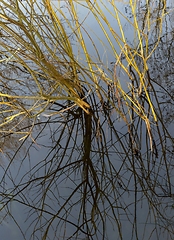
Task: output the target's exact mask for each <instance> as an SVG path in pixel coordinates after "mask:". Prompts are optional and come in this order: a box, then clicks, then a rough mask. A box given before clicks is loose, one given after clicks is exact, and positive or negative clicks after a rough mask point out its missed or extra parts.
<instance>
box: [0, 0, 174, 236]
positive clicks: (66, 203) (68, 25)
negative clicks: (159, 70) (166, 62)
mask: <svg viewBox="0 0 174 240" xmlns="http://www.w3.org/2000/svg"><path fill="white" fill-rule="evenodd" d="M0 2H1V11H0V17H1V22H0V25H1V29H2V30H1V41H0V44H1V49H0V51H1V54H2V58H1V60H0V61H1V69H2V71H1V92H0V95H1V105H2V107H1V109H2V110H1V118H2V119H1V132H2V133H5V134H6V135H5V136H7V135H8V136H10V134H12V133H19V134H22V137H21V139H23V140H24V141H23V142H22V144H21V146H19V147H18V148H17V149H15V151H14V154H13V155H12V156H11V155H10V154H7V155H8V157H9V158H10V162H9V164H8V166H7V167H6V168H5V169H4V174H3V175H2V177H1V179H0V196H1V208H0V212H1V211H2V210H5V211H6V215H5V217H6V216H11V218H12V219H13V220H14V222H15V223H16V224H17V226H18V228H19V229H20V231H21V233H22V236H23V238H24V239H26V238H27V237H26V233H25V232H24V231H23V229H22V228H21V226H20V225H19V224H18V222H17V221H16V219H15V217H14V216H13V214H12V213H11V212H10V211H9V206H10V203H14V202H15V203H19V204H20V207H21V206H25V207H27V209H29V212H28V215H27V220H29V221H30V218H32V219H34V220H33V221H32V222H31V223H30V224H29V226H28V227H27V231H26V232H29V233H31V237H32V238H33V239H37V238H38V239H49V238H51V236H54V237H53V238H55V239H59V238H61V239H110V235H109V234H110V229H111V226H112V227H113V229H114V230H115V233H116V234H115V235H114V239H115V238H116V237H117V238H118V239H127V235H125V234H126V233H128V236H130V239H152V237H157V239H160V237H161V236H162V237H163V233H166V232H167V234H168V235H167V236H169V238H170V239H172V237H173V232H174V231H173V225H172V224H171V223H172V220H173V215H172V214H171V215H172V216H171V215H170V213H168V209H170V210H171V209H172V207H173V205H172V204H171V203H170V200H171V199H172V197H173V193H172V189H173V183H172V180H171V176H172V173H173V172H172V171H173V163H172V157H173V154H172V151H173V150H172V146H173V138H172V134H170V132H169V131H168V129H167V128H166V126H165V124H164V123H163V113H162V109H161V106H162V104H163V103H162V102H161V101H160V99H159V95H158V93H157V91H156V90H155V88H154V84H155V82H154V81H155V80H154V78H152V76H151V72H150V67H149V66H150V62H149V61H150V57H151V56H152V54H153V53H154V52H155V51H156V49H157V45H158V43H159V41H160V37H161V33H162V30H161V29H162V24H163V18H164V17H165V16H166V14H167V12H166V9H165V7H166V5H165V4H166V2H165V1H159V2H160V3H162V7H161V5H160V6H159V10H158V8H157V15H158V18H157V19H156V20H153V21H152V20H151V17H150V16H151V15H152V14H153V13H154V11H155V10H156V8H155V9H154V4H155V2H154V1H145V3H146V5H145V7H144V8H141V5H139V3H138V2H137V1H131V0H130V1H129V2H127V3H124V4H125V5H124V7H126V8H127V9H129V11H130V14H131V16H132V18H128V17H126V16H125V15H124V14H123V13H122V11H121V10H120V8H118V5H117V4H118V2H117V1H107V2H106V4H105V3H104V2H103V1H93V2H91V1H80V2H78V3H77V5H76V3H75V2H74V1H69V2H67V4H66V5H65V6H66V10H67V11H68V15H65V11H64V10H65V9H62V5H61V4H62V3H61V2H57V1H46V0H45V1H40V2H38V1H25V2H24V1H10V3H8V2H6V1H0ZM78 4H79V5H80V7H81V8H84V9H85V11H86V16H85V19H82V20H81V19H80V17H79V15H78V10H79V5H78ZM101 6H102V7H101ZM110 9H112V11H111V10H110ZM139 11H141V16H142V15H143V24H142V22H141V23H140V22H139V21H138V20H139V19H138V16H139V15H137V13H139ZM106 12H107V14H106ZM104 13H105V14H104ZM88 16H92V19H93V21H96V22H95V24H98V25H97V26H98V27H100V32H101V36H96V34H95V31H94V30H92V29H90V28H89V27H88V26H86V25H85V20H86V19H87V18H88ZM110 17H112V19H113V20H114V21H115V22H116V23H117V27H118V28H117V31H118V29H119V34H118V32H117V31H116V30H115V28H114V25H113V24H112V21H111V20H110ZM122 18H124V20H125V21H126V23H127V29H128V28H129V27H130V28H132V29H133V30H134V31H133V34H134V38H133V39H134V41H133V44H132V42H130V41H129V39H128V38H127V37H126V33H125V27H124V26H123V24H122ZM154 25H155V26H157V28H156V35H155V36H156V39H155V40H156V43H155V45H154V46H153V47H152V45H151V46H150V48H149V42H150V40H151V31H152V30H153V26H154ZM96 38H97V39H98V40H97V41H98V42H100V43H101V45H102V46H104V48H103V49H104V50H103V51H104V52H107V53H108V54H111V55H112V58H113V59H112V63H109V62H110V60H108V62H106V61H103V52H102V53H101V52H100V51H99V50H98V48H99V45H98V42H97V43H96V42H95V40H94V39H96ZM106 40H107V44H106ZM87 42H88V44H87ZM89 42H90V44H89ZM75 44H76V46H75ZM91 49H92V53H93V54H91ZM106 59H107V57H106ZM108 59H109V57H108ZM125 83H126V84H125ZM125 85H126V86H125ZM163 90H164V92H165V89H163ZM165 93H167V92H165ZM167 94H168V93H167ZM168 95H169V94H168ZM152 100H153V102H152ZM115 113H116V114H115ZM42 116H46V117H48V121H44V120H43V119H42ZM39 118H40V119H39ZM120 119H123V120H124V121H122V122H121V123H120V121H119V120H120ZM38 120H39V121H38ZM123 123H124V124H123ZM123 125H126V128H125V126H123ZM36 126H41V127H42V128H40V130H39V132H37V133H35V134H32V132H33V129H34V128H35V127H36ZM46 126H49V127H50V135H51V136H50V138H49V139H48V141H52V145H50V146H51V147H50V148H49V146H48V145H49V143H48V145H47V146H46V148H47V152H46V153H45V155H44V157H42V158H41V159H39V161H37V162H36V163H35V161H36V160H35V159H34V163H33V162H32V160H31V158H30V155H29V150H30V148H31V147H32V146H33V145H34V146H35V143H37V141H38V139H39V136H40V134H42V133H44V130H45V127H46ZM121 127H122V129H121ZM120 129H121V130H120ZM28 136H31V137H32V138H33V142H30V144H29V145H27V144H28V143H26V142H27V141H26V139H27V137H28ZM33 136H34V137H33ZM25 143H26V145H27V152H26V154H24V155H23V157H20V162H19V170H18V172H17V173H16V174H15V173H13V172H11V165H12V163H13V162H14V160H15V159H16V158H17V156H18V153H20V151H21V148H22V147H23V146H25V147H26V145H25ZM27 158H28V162H27V164H28V163H29V164H28V165H27V166H29V169H27V170H26V171H25V173H23V172H22V166H23V165H25V161H26V159H27ZM21 172H22V173H21ZM13 174H14V175H13ZM20 174H22V177H20ZM7 179H8V180H9V181H10V183H11V184H12V187H10V188H9V189H8V191H7V189H6V188H4V186H5V184H6V182H7ZM18 180H19V181H18ZM166 199H167V200H166ZM168 199H169V200H168ZM165 200H166V202H165ZM54 206H55V207H54ZM21 208H22V207H21ZM140 213H141V214H140ZM5 217H4V218H5ZM140 217H141V219H140ZM142 218H143V220H142ZM142 221H143V229H142V228H141V226H142V225H141V223H142ZM125 222H126V223H127V224H128V225H129V227H128V229H126V228H125ZM151 223H153V225H151ZM140 225H141V226H140ZM149 226H150V227H149ZM139 228H140V229H141V230H139ZM31 229H32V231H31ZM108 229H109V231H107V230H108ZM27 236H28V235H27ZM115 236H116V237H115Z"/></svg>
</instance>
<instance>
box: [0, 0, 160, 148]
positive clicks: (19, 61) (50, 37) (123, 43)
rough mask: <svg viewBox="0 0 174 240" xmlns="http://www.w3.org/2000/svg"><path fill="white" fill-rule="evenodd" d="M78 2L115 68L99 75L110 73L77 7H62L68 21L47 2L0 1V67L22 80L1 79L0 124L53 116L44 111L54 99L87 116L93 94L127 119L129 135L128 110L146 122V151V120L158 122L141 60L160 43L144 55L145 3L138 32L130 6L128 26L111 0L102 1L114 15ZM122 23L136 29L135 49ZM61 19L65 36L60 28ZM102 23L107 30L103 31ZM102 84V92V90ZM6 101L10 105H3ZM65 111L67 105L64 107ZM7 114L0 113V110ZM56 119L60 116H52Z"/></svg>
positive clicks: (54, 4)
mask: <svg viewBox="0 0 174 240" xmlns="http://www.w3.org/2000/svg"><path fill="white" fill-rule="evenodd" d="M99 3H100V4H102V7H103V9H105V10H106V11H107V14H105V15H104V13H103V10H102V9H101V7H100V4H99ZM79 4H80V5H82V6H84V8H85V9H86V11H88V13H90V14H92V15H93V17H94V19H95V20H96V22H97V24H98V26H99V27H100V28H101V29H102V32H103V36H104V37H105V38H106V39H107V41H108V46H109V48H110V49H111V50H110V51H111V53H112V55H113V57H114V58H115V59H116V60H115V66H114V71H113V72H112V71H109V75H108V74H105V71H106V70H107V73H108V67H107V66H105V65H104V64H103V62H102V60H101V57H100V53H99V52H98V50H97V46H96V45H95V41H93V39H92V36H94V32H93V33H92V32H91V34H90V30H89V28H85V27H84V24H83V22H81V21H80V19H79V17H78V13H77V9H76V7H75V6H76V3H75V2H73V1H70V2H69V3H67V6H66V7H67V9H68V11H69V13H70V15H69V18H66V16H65V14H64V13H63V11H62V8H61V5H60V2H56V1H55V2H53V1H48V0H43V1H25V2H23V1H17V0H16V1H10V3H8V2H6V1H1V7H0V8H1V11H0V18H1V41H0V45H1V55H2V59H1V65H3V68H7V69H8V68H9V69H10V67H11V65H13V66H15V67H16V68H18V70H17V71H18V75H20V76H17V75H16V76H15V79H14V78H13V77H14V75H13V77H12V79H8V78H7V77H6V76H5V75H4V74H2V77H3V79H4V80H2V81H1V82H2V85H3V89H2V90H1V93H0V96H1V100H2V103H3V104H5V105H8V114H6V115H7V116H6V117H5V118H2V120H1V124H0V126H1V127H2V126H4V125H6V124H7V123H11V125H12V128H14V122H15V121H14V120H15V119H18V120H17V121H19V119H20V121H21V120H24V119H26V118H33V119H36V116H38V115H40V114H41V113H43V112H46V113H49V114H52V112H51V111H49V106H50V104H52V103H53V102H55V101H56V102H57V101H58V102H62V101H63V100H68V101H69V102H73V103H74V105H73V106H75V105H77V106H79V107H80V108H82V109H83V110H84V111H85V112H86V113H87V114H89V109H91V106H90V105H89V104H88V101H86V98H87V96H88V95H89V93H90V92H96V94H97V95H98V98H99V101H103V102H104V101H105V100H107V101H108V102H110V103H111V104H112V106H113V107H114V109H115V111H117V112H118V114H119V115H120V116H121V117H122V118H123V119H124V120H125V121H126V123H127V125H128V130H129V132H130V126H129V124H128V122H129V119H130V120H131V121H132V117H131V109H133V110H134V111H135V113H136V114H138V115H139V116H140V117H141V118H142V119H144V121H145V123H146V126H147V128H148V132H149V137H150V140H151V147H152V139H151V132H150V121H152V120H150V119H149V117H148V116H150V115H149V113H150V114H151V116H153V119H154V120H155V122H157V118H156V114H155V112H154V107H153V104H152V102H151V99H150V97H149V94H148V84H149V83H148V75H147V72H148V63H147V61H148V59H149V57H150V56H151V54H152V53H153V52H154V50H155V48H156V47H157V45H158V42H159V41H158V42H157V44H156V46H155V47H154V49H153V50H152V51H151V52H150V53H148V40H149V33H150V27H151V23H150V19H149V16H150V13H151V11H152V8H151V6H150V5H149V3H148V2H147V13H146V21H145V24H144V29H143V30H141V29H139V25H138V20H137V17H136V10H137V7H136V2H133V1H130V2H129V3H125V4H126V5H127V6H129V8H130V9H131V11H132V15H133V20H132V21H131V22H130V21H129V19H127V18H126V16H124V15H123V13H122V12H121V11H120V10H119V9H118V8H117V6H116V5H117V2H116V1H114V2H109V3H108V4H110V5H111V7H112V9H113V11H112V12H111V11H110V8H108V7H107V5H105V4H104V3H103V2H102V1H99V2H97V1H94V2H93V3H92V2H90V1H82V2H80V3H79ZM164 12H165V4H164V7H163V10H162V12H161V16H160V25H161V26H160V32H159V38H158V40H159V39H160V34H161V27H162V21H163V17H164ZM58 13H59V15H58ZM109 15H110V16H112V17H113V19H114V21H116V22H117V23H118V26H119V29H120V35H118V34H117V33H116V32H115V29H113V27H112V26H111V24H110V22H109V20H108V19H109V17H110V16H109ZM60 16H61V17H60ZM107 17H108V18H107ZM120 18H124V19H125V20H126V21H127V22H128V24H130V25H131V26H132V27H133V28H134V34H135V47H134V48H132V47H130V46H129V44H128V42H127V40H126V37H125V33H124V30H123V26H122V24H121V20H120ZM62 19H63V20H64V21H65V22H66V25H68V27H69V29H70V30H71V31H69V32H67V31H66V29H65V25H64V24H62ZM104 24H105V27H103V26H104ZM106 28H107V29H106ZM84 33H85V35H86V38H88V39H89V40H90V42H91V44H92V46H93V48H94V50H95V54H96V56H97V57H95V58H94V57H93V56H91V55H90V54H89V53H88V52H89V51H88V46H87V45H86V43H85V38H84ZM70 36H72V37H73V39H74V41H75V42H76V44H77V47H78V49H79V50H78V51H80V52H81V55H82V54H83V53H84V56H85V58H84V59H83V61H82V60H81V59H80V55H79V56H76V55H75V53H74V48H73V45H72V43H73V41H71V39H70ZM111 37H112V39H114V41H115V43H117V45H118V46H119V48H118V49H120V51H119V50H118V49H116V47H115V46H114V44H113V42H112V41H111V40H110V39H111ZM99 40H100V42H101V43H102V44H103V45H104V42H102V38H101V39H100V38H99ZM108 46H107V48H108ZM123 57H124V58H125V61H124V63H122V58H123ZM136 57H138V58H139V59H140V61H141V63H142V66H141V69H140V68H139V66H137V64H136V61H135V59H136ZM83 62H86V64H85V65H84V64H83ZM118 67H119V68H121V70H122V71H123V72H124V74H126V75H127V76H128V77H129V78H130V79H131V81H132V82H133V81H135V80H136V81H137V86H136V89H135V87H134V86H133V85H132V84H129V86H128V87H129V89H130V92H131V95H130V94H129V95H128V94H127V93H126V91H125V90H124V89H123V88H122V86H121V79H120V78H119V77H118V74H117V68H118ZM129 68H130V69H132V71H133V72H134V73H135V74H137V78H136V79H134V77H133V76H132V74H131V73H130V71H129ZM103 71H104V72H103ZM99 82H100V83H99ZM102 85H103V86H106V87H102ZM14 86H15V88H14ZM17 86H18V87H17ZM110 86H112V87H111V88H110V89H112V91H114V92H115V96H116V98H117V100H118V104H115V102H113V101H112V99H111V98H110V97H109V92H108V88H109V87H110ZM20 90H21V91H20ZM143 91H144V92H145V97H146V99H147V101H148V103H149V105H150V112H149V110H148V111H147V109H144V108H143V107H142V106H141V104H140V101H139V98H140V96H141V93H142V92H143ZM5 98H6V99H9V101H6V100H5ZM27 103H29V104H27ZM73 106H72V107H73ZM122 106H124V108H125V107H126V108H127V111H128V114H129V118H128V117H127V116H126V115H125V112H124V111H123V110H122ZM68 108H69V106H67V109H68ZM5 111H6V110H2V112H5ZM54 114H55V113H54ZM57 114H61V113H59V112H57ZM15 126H16V125H15ZM10 130H11V129H9V131H10ZM28 134H30V131H29V132H27V134H26V135H25V136H28ZM25 136H24V137H25Z"/></svg>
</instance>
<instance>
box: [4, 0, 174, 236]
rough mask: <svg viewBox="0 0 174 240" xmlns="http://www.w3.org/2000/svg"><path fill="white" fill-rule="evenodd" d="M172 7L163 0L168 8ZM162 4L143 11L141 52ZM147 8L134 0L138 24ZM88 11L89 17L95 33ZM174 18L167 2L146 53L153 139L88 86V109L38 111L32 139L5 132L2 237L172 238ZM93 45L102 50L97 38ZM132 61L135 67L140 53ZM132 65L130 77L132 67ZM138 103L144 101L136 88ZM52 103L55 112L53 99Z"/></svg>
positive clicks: (142, 125) (122, 8) (109, 56)
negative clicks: (145, 28)
mask: <svg viewBox="0 0 174 240" xmlns="http://www.w3.org/2000/svg"><path fill="white" fill-rule="evenodd" d="M106 5H107V4H106ZM118 7H119V9H120V11H122V12H123V14H127V17H128V19H129V20H130V21H131V19H132V16H131V14H130V13H131V11H130V9H129V7H128V6H127V5H126V7H125V6H124V5H123V4H121V3H118ZM153 7H154V6H153ZM172 7H173V6H172V2H170V1H169V2H168V8H167V11H169V9H170V8H172ZM161 9H162V1H159V4H158V3H156V6H155V7H154V12H153V15H152V16H151V18H150V19H151V21H152V22H153V21H154V25H153V26H152V27H153V28H152V30H151V31H150V35H149V39H150V40H149V45H150V46H149V53H150V52H151V50H152V49H153V48H154V46H155V45H156V43H157V42H158V33H159V31H160V26H159V24H158V21H156V19H157V18H158V14H159V12H160V11H161ZM79 11H80V10H79ZM142 11H143V13H144V15H142ZM145 12H146V5H145V4H144V5H143V3H142V5H141V11H140V12H139V13H137V14H139V15H137V16H139V21H140V25H142V28H143V26H144V24H146V22H145V21H146V17H145V16H146V14H145ZM83 13H84V12H83V11H82V10H81V11H80V13H79V14H81V16H83ZM105 14H107V13H105ZM89 17H90V15H89ZM89 17H88V18H87V20H86V22H87V24H88V25H90V27H91V28H92V27H93V29H94V30H95V33H96V35H97V36H100V34H102V33H101V32H100V30H99V29H97V27H96V26H95V24H94V21H93V19H90V18H89ZM172 19H173V12H171V13H169V14H168V15H167V17H166V18H165V21H164V24H163V28H162V33H161V37H160V39H159V43H158V47H157V48H156V50H155V52H154V53H153V54H152V56H151V58H150V59H149V60H148V63H147V64H148V70H149V72H148V74H149V75H148V78H149V82H150V83H149V86H148V91H149V95H150V98H151V101H152V103H153V106H154V109H155V113H156V116H157V119H158V125H157V124H156V123H155V122H154V120H153V118H152V117H150V116H149V118H150V121H151V136H152V139H151V141H152V146H153V149H152V147H151V142H150V139H149V132H148V130H147V126H146V124H145V121H144V120H142V119H141V118H140V117H138V116H137V115H136V114H135V113H131V114H132V119H133V124H131V123H129V124H130V129H131V134H132V135H131V134H130V132H128V127H127V125H126V124H125V122H124V120H123V119H121V117H120V116H119V114H118V113H116V111H115V110H114V108H113V107H112V106H111V105H110V104H109V103H107V101H105V102H104V103H103V105H102V104H101V103H100V102H98V98H97V95H96V93H95V94H92V93H91V94H89V96H88V98H87V101H88V103H89V104H90V106H92V112H91V114H90V115H87V114H85V113H84V112H83V111H82V110H80V109H79V108H78V107H76V108H75V109H74V110H73V111H71V110H70V111H68V112H65V114H64V118H62V116H60V115H58V116H57V115H55V116H52V117H50V118H48V117H46V116H45V115H44V114H41V115H40V116H39V118H38V119H37V120H36V127H35V129H34V132H33V134H32V138H33V139H34V141H35V142H36V143H37V145H36V144H35V142H33V140H32V139H30V138H27V139H26V140H25V141H23V142H22V143H21V142H19V141H18V137H17V136H16V135H14V134H10V135H8V134H7V135H5V137H2V138H1V144H2V150H3V152H4V154H5V157H4V156H3V155H2V165H1V171H0V172H1V179H0V193H1V202H0V204H1V205H0V206H1V213H0V217H1V226H0V229H1V235H2V239H14V240H15V239H16V240H17V239H18V240H20V239H21V240H22V239H44V236H46V235H45V233H47V237H46V239H109V240H112V239H141V240H142V239H173V234H174V229H173V223H174V222H173V221H174V219H173V215H174V214H173V197H174V178H173V166H174V164H173V159H174V158H173V154H174V130H173V129H174V124H173V119H174V109H173V99H174V94H173V93H174V89H173V82H172V80H173V73H174V71H173V70H174V64H173V36H174V35H173V25H172ZM110 22H111V24H112V26H114V21H113V20H112V19H110ZM123 25H124V24H123ZM115 29H116V30H119V28H118V26H115ZM124 29H125V31H126V38H127V39H128V41H129V42H130V44H132V46H133V45H134V44H135V41H134V38H132V36H131V33H132V31H133V28H132V29H131V27H129V26H128V25H127V24H126V22H125V25H124ZM97 31H98V32H97ZM133 36H134V35H133ZM100 37H102V36H100ZM87 41H88V40H87ZM96 41H98V39H97V38H96ZM113 41H114V40H113ZM98 44H99V43H98ZM106 44H107V40H106ZM99 50H100V51H103V48H102V45H101V46H99ZM118 51H119V50H118ZM92 52H93V51H91V54H92ZM106 56H107V57H106ZM108 59H109V61H108ZM114 61H115V59H114V57H113V56H112V54H111V53H110V51H109V50H107V51H106V53H103V62H104V64H105V65H107V63H108V69H111V71H112V68H113V63H112V62H114ZM123 61H124V59H123ZM136 62H137V65H138V66H140V67H141V64H142V63H141V62H140V59H138V58H137V59H136ZM105 71H106V70H105ZM109 71H110V70H108V72H106V73H107V74H108V73H109ZM130 74H132V76H133V77H134V78H138V76H136V73H135V72H134V70H132V72H131V71H130ZM120 78H122V79H124V82H123V85H122V86H123V87H125V88H126V86H127V85H126V83H125V82H126V81H129V79H128V77H126V76H124V74H123V73H122V72H121V71H120ZM103 87H106V86H103ZM112 94H113V96H111V97H112V99H114V101H115V104H118V101H117V99H116V97H115V95H114V93H112V91H111V95H112ZM63 104H68V103H67V102H64V103H63ZM142 104H143V106H144V108H145V109H146V110H147V109H149V104H148V102H147V100H146V98H145V94H144V92H143V93H142ZM51 108H52V109H55V112H56V111H58V110H59V109H60V108H61V106H58V105H56V104H53V106H52V107H51ZM149 112H150V111H149ZM127 114H128V113H126V115H127ZM150 114H151V115H152V112H150ZM65 119H66V121H65ZM27 124H28V125H30V124H31V123H30V122H29V121H28V123H27ZM24 127H25V126H24ZM47 230H48V232H47ZM103 236H104V237H103ZM30 237H31V238H30Z"/></svg>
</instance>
